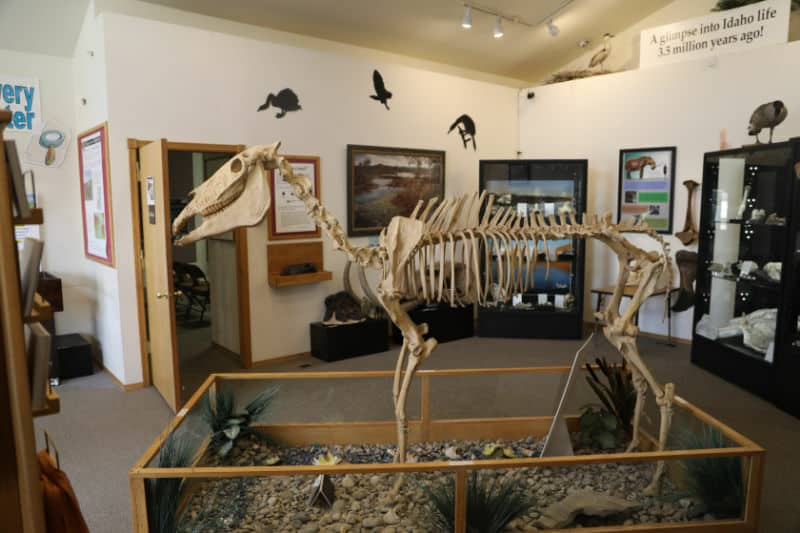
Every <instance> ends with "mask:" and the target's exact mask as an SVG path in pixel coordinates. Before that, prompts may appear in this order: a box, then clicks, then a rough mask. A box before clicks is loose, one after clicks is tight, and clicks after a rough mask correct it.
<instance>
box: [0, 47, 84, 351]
mask: <svg viewBox="0 0 800 533" xmlns="http://www.w3.org/2000/svg"><path fill="white" fill-rule="evenodd" d="M0 65H2V67H0V68H1V69H2V71H3V73H4V74H9V75H18V76H24V77H31V78H38V79H39V89H40V92H41V99H42V116H43V118H44V119H45V120H56V121H58V123H59V124H61V125H62V127H64V128H65V129H67V130H70V132H71V136H70V138H69V146H68V149H67V154H66V158H65V160H64V162H63V164H62V165H61V166H60V167H57V168H56V167H40V166H28V165H26V164H25V163H24V162H23V169H24V170H28V169H29V168H30V169H32V170H33V171H34V174H35V179H36V193H37V196H38V202H39V204H38V205H39V206H40V207H42V208H43V209H44V224H43V225H42V226H41V227H40V232H41V238H42V239H43V240H44V242H45V247H44V256H43V259H42V268H43V269H44V270H47V271H48V272H51V273H52V274H54V275H56V276H58V277H60V278H61V280H62V289H63V296H64V312H63V313H56V315H55V320H56V330H57V333H59V334H63V333H84V334H89V335H92V336H94V335H95V333H96V331H95V328H94V318H93V315H94V307H95V297H94V291H95V280H94V269H93V268H92V267H91V265H90V264H89V261H87V260H86V259H85V257H84V255H83V248H82V246H81V245H80V243H82V242H83V237H82V233H81V232H82V230H81V212H80V182H79V180H78V172H77V168H78V163H77V155H76V153H77V151H76V149H75V132H76V125H75V98H74V91H73V87H72V83H71V80H72V60H71V58H65V57H55V56H47V55H40V54H29V53H22V52H14V51H9V50H0ZM5 136H6V137H7V138H11V139H16V140H17V143H18V145H19V148H20V149H21V150H24V149H25V146H26V145H27V143H28V140H29V138H30V136H31V134H30V133H27V132H25V131H19V130H10V129H7V130H6V131H5Z"/></svg>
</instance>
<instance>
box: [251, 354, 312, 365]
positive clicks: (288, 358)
mask: <svg viewBox="0 0 800 533" xmlns="http://www.w3.org/2000/svg"><path fill="white" fill-rule="evenodd" d="M310 357H311V352H300V353H295V354H290V355H282V356H281V357H274V358H272V359H264V360H262V361H253V365H252V366H251V367H250V368H263V367H269V366H275V365H282V364H284V363H291V362H293V361H299V360H301V359H308V358H310Z"/></svg>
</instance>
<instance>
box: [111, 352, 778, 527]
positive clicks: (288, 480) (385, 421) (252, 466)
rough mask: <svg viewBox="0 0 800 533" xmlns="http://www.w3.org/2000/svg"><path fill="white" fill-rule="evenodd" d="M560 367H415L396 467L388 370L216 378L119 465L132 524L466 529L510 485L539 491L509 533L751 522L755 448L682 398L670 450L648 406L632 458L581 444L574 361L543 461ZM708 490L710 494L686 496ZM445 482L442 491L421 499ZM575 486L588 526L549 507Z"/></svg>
mask: <svg viewBox="0 0 800 533" xmlns="http://www.w3.org/2000/svg"><path fill="white" fill-rule="evenodd" d="M571 371H572V367H571V366H570V365H564V366H545V367H522V368H519V367H517V368H480V369H478V368H466V369H457V368H448V369H443V370H420V371H418V372H417V373H416V375H417V377H416V378H415V379H414V381H413V382H412V385H411V388H410V394H409V399H410V400H411V401H410V402H409V404H408V406H409V409H408V413H407V414H408V419H407V423H408V431H409V450H408V452H409V454H410V455H409V460H408V461H407V462H404V463H398V462H395V461H394V457H395V453H394V452H395V449H396V444H397V426H396V421H395V418H394V407H393V403H392V376H393V372H392V371H391V370H387V371H380V370H378V371H375V370H371V371H362V372H283V373H282V372H269V373H260V374H259V373H252V372H248V373H240V374H212V375H211V376H209V378H208V379H207V380H206V382H205V383H204V384H203V385H202V386H201V387H200V388H199V389H198V390H197V392H196V393H195V394H194V395H193V396H192V398H191V399H190V400H189V401H188V402H187V403H186V405H185V406H184V407H183V408H182V409H181V410H180V411H179V412H178V413H177V414H176V416H175V418H174V419H173V420H172V422H171V423H170V425H169V427H168V428H167V430H166V431H165V432H164V433H163V434H161V435H159V436H158V437H157V438H156V439H155V440H154V442H153V443H152V444H151V446H150V447H149V448H148V449H147V451H145V453H144V454H143V455H142V457H141V458H140V459H139V460H138V461H137V462H136V463H135V465H134V466H133V467H132V468H131V469H130V471H129V486H130V494H131V499H132V501H131V505H132V510H133V528H132V530H133V531H134V532H136V533H147V532H153V533H156V532H163V531H170V532H177V533H190V532H192V533H193V532H201V531H202V532H226V531H241V532H246V531H249V532H258V531H268V532H275V533H277V532H280V533H302V532H309V533H310V532H319V533H324V532H334V531H335V532H340V531H350V532H356V531H361V532H364V533H367V532H378V531H384V532H385V531H387V530H389V531H391V530H394V531H416V532H431V531H457V532H464V531H467V529H466V527H465V526H466V522H470V523H471V524H472V522H471V521H472V519H473V518H475V515H474V514H473V515H469V514H468V504H467V500H468V498H470V501H472V500H471V498H472V497H473V495H475V494H477V493H476V492H475V489H472V488H469V487H470V483H471V480H476V481H478V482H480V483H478V484H473V485H474V486H475V487H477V488H479V489H480V488H481V487H483V489H481V490H485V491H489V492H494V490H495V489H498V490H500V489H502V488H504V487H505V488H508V487H512V486H513V487H519V488H520V489H521V492H522V493H523V494H527V495H529V496H530V495H535V497H533V498H526V499H525V500H524V503H525V505H524V508H525V511H526V512H525V513H524V514H523V515H521V516H518V517H517V518H518V519H517V520H516V524H517V528H516V529H515V530H523V529H524V530H525V531H541V530H547V531H553V530H561V531H568V532H573V533H575V532H578V531H584V530H585V529H578V528H586V527H590V526H597V527H591V529H590V530H591V531H603V532H605V533H627V532H636V533H659V532H664V531H667V530H669V531H681V532H685V533H691V532H693V531H695V530H696V531H698V532H705V533H709V532H722V531H724V532H725V533H752V532H753V531H756V530H757V529H758V519H759V505H760V494H761V482H762V479H761V478H762V470H763V464H764V453H765V452H764V450H763V449H762V448H760V447H759V446H758V445H756V444H754V443H753V442H752V441H750V440H749V439H747V438H746V437H744V436H743V435H741V434H740V433H738V432H736V431H734V430H733V429H732V428H730V427H728V426H726V425H725V424H723V423H721V422H719V421H718V420H716V419H714V418H713V417H712V416H711V415H710V414H708V413H705V412H704V411H702V410H700V409H699V408H697V407H695V406H694V405H692V404H691V403H689V402H687V401H686V400H684V399H682V398H680V397H679V396H676V397H675V404H674V407H675V410H674V418H673V420H672V429H671V430H670V432H669V433H668V439H667V443H668V444H667V449H666V450H664V451H660V452H659V451H655V448H656V443H655V441H654V440H653V438H652V437H651V435H654V434H657V433H658V425H657V424H658V421H659V415H658V406H657V405H656V404H655V402H654V401H652V400H651V401H649V402H647V403H646V404H645V411H644V416H643V417H642V432H641V434H640V438H641V442H640V448H639V451H634V452H630V453H626V452H624V450H625V445H626V443H627V438H628V437H627V436H626V434H625V433H624V432H620V433H619V434H617V435H615V436H612V437H611V440H612V442H611V447H608V446H605V447H602V446H599V445H598V444H597V443H595V442H594V441H593V440H592V439H589V440H588V441H587V440H585V439H584V438H582V437H581V435H582V433H581V427H582V422H581V420H580V415H579V413H580V411H581V406H585V405H586V404H587V403H589V402H595V401H597V396H596V395H595V393H594V392H593V391H592V389H591V387H590V386H589V385H588V383H587V381H586V380H585V379H584V372H585V369H583V368H581V369H578V370H577V372H578V373H579V374H578V375H576V376H575V379H574V381H573V387H572V388H571V389H570V393H569V394H567V395H566V397H565V399H564V411H563V414H564V416H563V418H561V420H562V424H566V429H567V430H568V431H569V433H570V436H571V437H573V439H572V440H574V442H573V441H572V440H570V439H569V437H567V440H566V442H564V443H563V447H557V448H551V453H547V454H542V449H543V446H544V441H545V437H546V435H547V434H548V432H549V431H550V430H551V427H552V426H553V417H552V409H551V406H552V402H549V401H541V400H542V398H551V397H552V398H555V397H557V395H558V394H560V393H561V386H560V384H561V383H564V382H565V380H566V379H567V375H568V373H570V372H571ZM265 398H266V399H267V400H268V401H267V402H266V403H265V401H264V399H265ZM562 424H559V426H562ZM562 427H563V426H562ZM222 428H224V429H222ZM658 461H664V465H665V476H664V478H662V482H661V485H660V494H659V495H658V496H651V495H648V494H647V493H646V492H645V490H644V488H645V486H646V485H647V484H648V483H650V481H651V480H652V478H653V475H654V472H655V469H656V463H657V462H658ZM723 468H724V470H723V473H725V474H727V475H728V476H729V477H726V479H727V480H730V482H729V483H728V484H726V485H725V486H723V487H720V485H719V482H718V481H717V480H716V478H709V477H707V476H704V475H703V474H702V472H703V471H706V470H711V471H713V472H720V469H723ZM717 475H720V474H717ZM687 476H689V477H687ZM476 478H477V479H476ZM495 482H497V483H499V484H498V485H495V484H494V483H495ZM699 483H702V485H700V484H699ZM454 485H455V487H454ZM708 486H713V487H714V490H713V491H706V490H698V488H694V487H708ZM447 487H450V490H449V494H450V497H448V498H435V497H433V496H432V494H433V493H436V494H440V495H446V494H448V490H447ZM490 487H491V488H490ZM453 488H455V491H453V490H452V489H453ZM487 493H488V492H487ZM576 493H580V494H581V495H582V497H583V498H586V499H587V500H588V501H590V502H592V503H593V504H594V503H599V501H600V500H602V502H604V503H603V505H604V506H602V507H600V509H601V511H598V512H597V513H596V514H597V515H598V516H593V517H588V516H576V514H577V513H575V514H569V513H566V514H561V516H560V517H558V518H557V519H556V518H555V515H556V514H558V513H556V512H549V511H551V510H553V511H557V510H558V509H559V508H563V507H562V506H563V505H564V504H563V503H562V502H563V501H571V500H567V498H574V496H571V495H573V494H576ZM506 494H509V493H508V492H506ZM509 495H510V494H509ZM607 498H612V499H613V501H612V502H611V504H612V505H613V506H614V507H612V508H611V510H612V511H616V512H613V513H611V512H608V507H605V506H607V505H609V504H608V503H605V502H607V501H608V500H607ZM493 501H495V502H496V501H498V500H493ZM501 503H502V502H501ZM469 505H471V504H469ZM619 506H622V508H620V507H619ZM594 508H597V507H594ZM482 509H483V508H482ZM587 514H588V513H587ZM439 515H450V516H452V517H453V518H454V520H455V527H442V526H441V525H440V524H439V523H438V516H439ZM477 518H479V519H480V518H482V516H479V517H477ZM477 521H478V520H476V522H477ZM509 521H510V518H509V517H508V516H506V517H505V522H502V523H503V524H504V525H505V524H507V523H508V522H509ZM666 523H670V524H666ZM459 524H460V526H459ZM478 525H480V524H478ZM119 529H122V525H120V528H119ZM501 529H502V526H501ZM474 530H477V527H476V528H475V529H470V530H469V531H474ZM508 530H510V527H506V528H505V529H504V531H508ZM482 531H483V529H482Z"/></svg>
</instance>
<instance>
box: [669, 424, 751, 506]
mask: <svg viewBox="0 0 800 533" xmlns="http://www.w3.org/2000/svg"><path fill="white" fill-rule="evenodd" d="M680 443H681V446H682V447H683V448H684V449H687V450H704V449H710V448H727V447H728V443H727V442H726V441H725V437H724V436H723V435H722V433H720V432H719V431H717V430H716V429H714V428H709V427H705V428H704V429H703V431H702V432H701V433H695V432H691V431H687V432H685V433H684V434H683V435H682V437H681V438H680ZM681 466H682V467H683V469H684V470H685V472H686V479H687V484H688V486H689V490H691V492H692V494H693V495H694V496H696V497H697V498H700V499H701V500H702V501H703V503H705V504H706V506H707V507H708V510H709V511H710V512H711V513H712V514H713V515H714V516H715V517H716V518H739V517H740V516H741V514H742V509H743V508H744V507H743V506H744V476H743V473H742V458H741V457H709V458H705V459H687V460H685V461H681Z"/></svg>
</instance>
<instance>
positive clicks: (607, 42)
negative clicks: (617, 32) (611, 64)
mask: <svg viewBox="0 0 800 533" xmlns="http://www.w3.org/2000/svg"><path fill="white" fill-rule="evenodd" d="M612 37H614V36H613V35H611V34H610V33H604V34H603V48H602V49H601V50H600V51H599V52H597V53H596V54H595V55H593V56H592V59H590V60H589V68H594V67H596V66H600V72H602V71H603V63H604V62H605V60H606V59H608V56H609V55H611V38H612Z"/></svg>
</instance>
